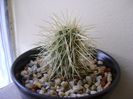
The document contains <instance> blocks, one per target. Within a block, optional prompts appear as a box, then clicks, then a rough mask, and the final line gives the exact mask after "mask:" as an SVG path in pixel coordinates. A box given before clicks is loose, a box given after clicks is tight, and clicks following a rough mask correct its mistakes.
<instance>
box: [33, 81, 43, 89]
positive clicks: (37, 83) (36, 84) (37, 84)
mask: <svg viewBox="0 0 133 99" xmlns="http://www.w3.org/2000/svg"><path fill="white" fill-rule="evenodd" d="M34 85H35V86H37V87H38V88H41V87H42V84H41V83H39V82H36V83H35V84H34Z"/></svg>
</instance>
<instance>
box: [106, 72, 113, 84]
mask: <svg viewBox="0 0 133 99" xmlns="http://www.w3.org/2000/svg"><path fill="white" fill-rule="evenodd" d="M107 81H108V82H111V81H112V74H111V73H110V72H109V73H108V74H107Z"/></svg>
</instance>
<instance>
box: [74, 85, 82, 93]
mask: <svg viewBox="0 0 133 99" xmlns="http://www.w3.org/2000/svg"><path fill="white" fill-rule="evenodd" d="M81 89H83V87H82V86H81V85H76V86H73V91H74V92H78V91H79V90H81Z"/></svg>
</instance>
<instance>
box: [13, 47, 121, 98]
mask: <svg viewBox="0 0 133 99" xmlns="http://www.w3.org/2000/svg"><path fill="white" fill-rule="evenodd" d="M36 53H39V51H38V50H37V48H35V49H31V50H29V51H27V52H25V53H24V54H22V55H20V56H19V57H18V58H17V59H16V60H15V62H14V63H13V65H12V68H11V74H12V80H13V82H14V83H15V85H16V86H17V88H18V90H19V91H20V94H21V96H22V98H23V99H103V97H104V96H106V95H108V94H109V93H110V92H111V91H112V90H113V89H114V88H115V86H116V85H117V83H118V82H119V79H120V68H119V65H118V63H117V62H116V61H115V60H114V59H113V58H112V57H111V56H110V55H108V54H107V53H105V52H103V51H101V50H97V54H96V57H97V59H98V60H102V61H103V63H104V65H105V66H108V67H110V68H111V69H112V74H113V82H112V84H111V85H110V86H109V87H108V88H106V89H105V90H103V91H101V92H98V93H96V94H93V95H88V96H84V97H75V98H60V97H54V96H47V95H40V94H37V93H33V92H32V91H30V90H28V89H27V88H26V87H24V85H23V84H22V82H21V76H20V75H19V73H20V71H21V70H22V69H23V68H24V66H25V65H26V64H28V63H29V62H30V60H31V59H34V57H33V54H36Z"/></svg>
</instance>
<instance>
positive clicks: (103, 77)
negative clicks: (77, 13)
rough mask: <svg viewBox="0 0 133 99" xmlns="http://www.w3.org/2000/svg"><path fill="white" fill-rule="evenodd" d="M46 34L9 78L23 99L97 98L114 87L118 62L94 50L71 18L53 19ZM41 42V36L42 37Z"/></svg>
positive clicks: (90, 40) (18, 63)
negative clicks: (66, 19)
mask: <svg viewBox="0 0 133 99" xmlns="http://www.w3.org/2000/svg"><path fill="white" fill-rule="evenodd" d="M53 19H54V22H53V23H52V27H51V28H50V31H49V33H54V35H53V36H52V38H51V39H50V40H49V41H48V42H46V41H43V40H41V42H39V44H40V45H39V47H37V48H35V49H32V50H30V51H28V52H26V53H24V54H22V55H21V56H20V57H18V58H17V59H16V61H15V62H14V64H13V66H12V78H13V81H14V82H15V84H16V85H17V87H18V89H19V90H20V91H21V94H22V97H23V98H24V99H52V98H53V99H61V98H63V99H64V98H66V99H69V98H71V99H75V98H78V99H81V98H83V99H96V98H99V99H100V98H102V97H103V96H104V95H105V94H107V93H108V92H109V91H111V90H112V89H113V88H114V86H115V85H116V84H117V82H118V80H119V76H120V70H119V66H118V64H117V62H116V61H115V60H114V59H113V58H112V57H111V56H109V55H108V54H106V53H105V52H103V51H101V50H98V49H96V47H95V46H94V44H93V43H94V42H93V39H92V38H90V37H88V36H87V35H85V33H86V32H87V30H86V29H84V28H83V27H81V25H80V24H79V23H78V22H77V21H76V20H75V19H74V20H69V21H66V22H62V21H60V20H58V19H57V18H53ZM42 36H43V37H42V38H43V39H44V37H45V36H44V35H42Z"/></svg>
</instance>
